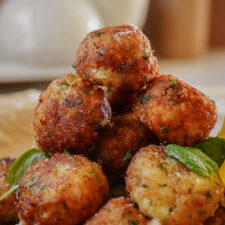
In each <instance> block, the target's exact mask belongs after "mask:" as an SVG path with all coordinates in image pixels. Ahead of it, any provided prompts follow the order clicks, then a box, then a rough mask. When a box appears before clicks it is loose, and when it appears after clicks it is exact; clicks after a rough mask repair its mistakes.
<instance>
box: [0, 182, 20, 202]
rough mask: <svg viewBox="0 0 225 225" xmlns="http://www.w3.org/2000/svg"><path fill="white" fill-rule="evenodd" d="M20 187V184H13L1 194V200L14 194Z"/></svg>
mask: <svg viewBox="0 0 225 225" xmlns="http://www.w3.org/2000/svg"><path fill="white" fill-rule="evenodd" d="M18 187H19V184H17V185H13V186H11V188H10V189H9V190H8V191H6V192H5V193H4V194H3V195H2V196H0V201H2V200H3V199H4V198H6V197H7V196H8V195H10V194H12V193H13V192H15V191H16V190H17V189H18Z"/></svg>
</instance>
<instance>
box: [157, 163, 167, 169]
mask: <svg viewBox="0 0 225 225" xmlns="http://www.w3.org/2000/svg"><path fill="white" fill-rule="evenodd" d="M157 167H158V168H159V169H161V170H165V169H166V167H165V166H164V165H163V164H162V163H160V164H159V165H158V166H157Z"/></svg>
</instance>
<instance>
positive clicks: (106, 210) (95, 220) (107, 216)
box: [85, 197, 149, 225]
mask: <svg viewBox="0 0 225 225" xmlns="http://www.w3.org/2000/svg"><path fill="white" fill-rule="evenodd" d="M148 221H149V220H148V219H147V218H146V217H145V216H144V215H143V214H141V213H140V212H139V211H138V209H136V208H135V207H134V204H133V203H131V202H130V201H129V200H128V199H126V198H123V197H121V198H114V199H111V200H110V201H108V202H107V203H106V204H105V205H104V206H103V207H102V208H101V209H100V210H99V212H98V213H96V214H95V215H94V216H92V217H91V218H90V219H89V220H88V221H87V222H86V223H85V225H118V224H120V225H129V224H131V225H135V224H138V225H147V223H148Z"/></svg>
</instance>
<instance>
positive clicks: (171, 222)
mask: <svg viewBox="0 0 225 225" xmlns="http://www.w3.org/2000/svg"><path fill="white" fill-rule="evenodd" d="M126 176H127V177H126V190H127V192H128V193H129V194H130V197H131V199H132V200H133V201H134V202H136V203H137V204H138V206H139V209H140V211H141V212H142V213H143V214H145V215H146V216H149V217H153V218H158V219H159V220H160V221H161V223H162V224H163V225H199V224H201V223H203V222H204V221H205V220H206V219H207V218H208V217H209V216H212V215H214V213H215V211H216V209H217V208H218V206H219V203H220V201H222V200H223V199H224V187H223V184H222V183H221V181H220V179H219V177H218V176H217V175H216V174H213V175H212V177H211V178H205V177H201V176H200V175H198V174H196V173H194V172H192V171H190V170H189V169H188V168H187V167H185V166H184V164H182V163H179V162H178V161H177V160H174V159H172V158H169V157H167V156H166V154H165V153H164V147H158V146H154V145H150V146H148V147H145V148H142V149H141V150H140V151H139V152H137V153H136V155H135V156H134V157H133V158H132V160H131V163H130V165H129V167H128V170H127V173H126Z"/></svg>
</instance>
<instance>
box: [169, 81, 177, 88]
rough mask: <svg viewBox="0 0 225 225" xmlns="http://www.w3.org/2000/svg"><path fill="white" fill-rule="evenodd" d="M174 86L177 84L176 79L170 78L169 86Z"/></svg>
mask: <svg viewBox="0 0 225 225" xmlns="http://www.w3.org/2000/svg"><path fill="white" fill-rule="evenodd" d="M176 86H177V82H176V80H171V84H170V87H171V88H174V87H176Z"/></svg>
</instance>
